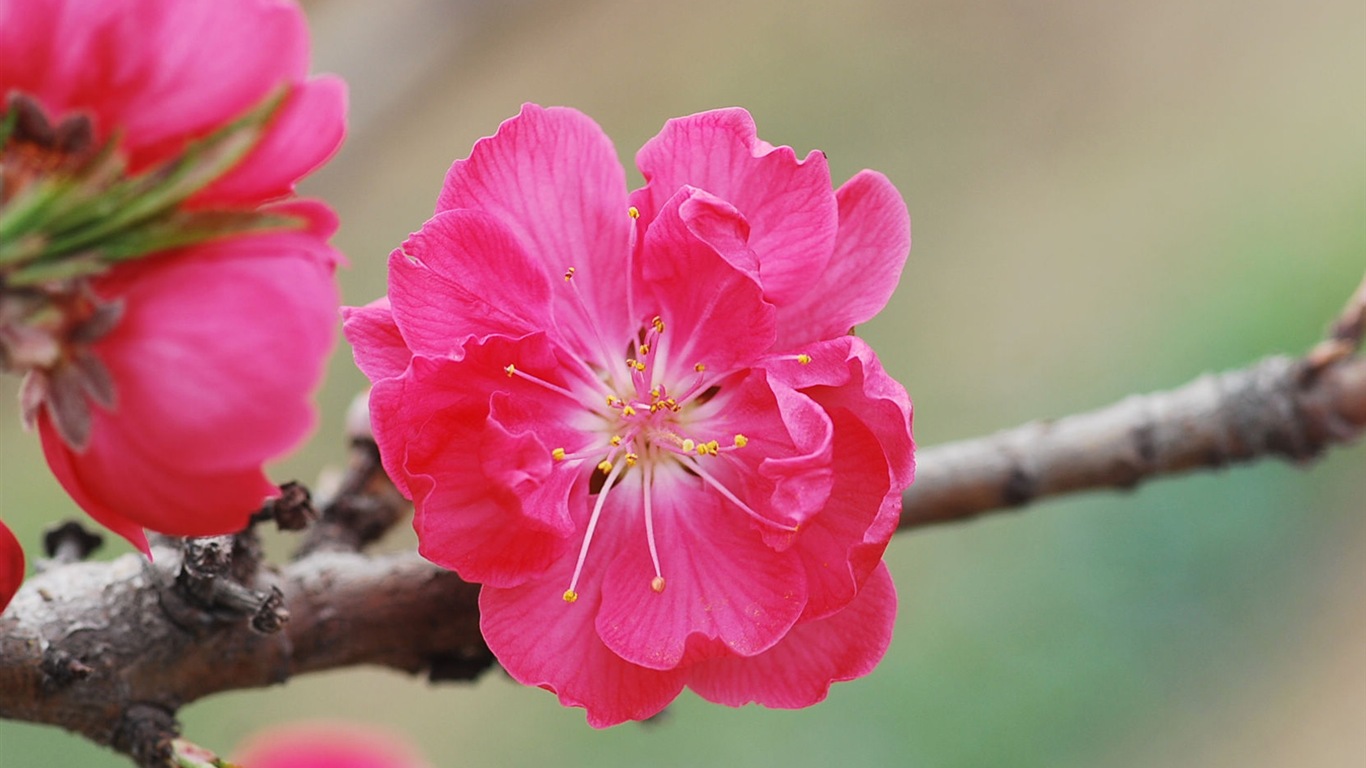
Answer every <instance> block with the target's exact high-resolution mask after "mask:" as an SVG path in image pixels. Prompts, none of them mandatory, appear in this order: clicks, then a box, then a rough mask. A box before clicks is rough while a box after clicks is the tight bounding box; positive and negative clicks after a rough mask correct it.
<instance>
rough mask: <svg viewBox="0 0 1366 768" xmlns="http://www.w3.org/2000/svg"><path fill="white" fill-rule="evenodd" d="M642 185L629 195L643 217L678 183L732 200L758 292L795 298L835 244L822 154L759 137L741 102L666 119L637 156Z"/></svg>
mask: <svg viewBox="0 0 1366 768" xmlns="http://www.w3.org/2000/svg"><path fill="white" fill-rule="evenodd" d="M636 165H637V166H639V167H640V171H641V173H642V174H644V176H645V181H646V185H645V187H644V188H643V189H641V190H639V191H638V192H637V194H635V195H633V196H632V200H633V201H635V202H636V204H637V207H638V208H640V210H641V213H642V220H645V221H650V220H652V219H653V217H654V216H655V215H656V214H657V212H659V211H660V210H662V209H663V208H664V206H665V203H666V202H667V201H668V200H669V198H671V197H673V196H674V195H675V194H676V193H677V192H678V190H679V189H681V188H683V187H684V186H692V187H697V188H698V189H702V190H704V191H706V192H709V193H711V194H712V195H715V196H716V197H719V198H721V199H722V200H725V201H726V202H728V203H730V204H731V205H733V206H735V207H736V208H737V209H738V210H739V211H740V213H741V214H742V215H743V216H744V218H745V219H746V220H748V222H749V225H750V229H751V231H750V235H749V239H748V242H749V247H750V248H752V249H753V251H754V253H755V255H756V257H757V260H758V265H759V281H760V283H761V284H762V285H763V288H764V296H765V298H767V299H768V300H769V301H771V302H773V303H775V304H783V303H787V302H789V301H792V300H794V299H795V298H797V297H799V296H801V295H802V294H803V293H805V292H806V291H807V290H808V289H809V288H810V286H811V281H812V276H814V275H819V274H821V273H822V272H824V271H825V267H826V263H827V262H828V261H829V260H830V253H831V250H832V249H833V248H834V245H835V233H836V229H837V226H838V212H837V209H836V204H835V196H834V193H833V192H832V188H831V184H830V169H829V168H828V167H827V165H826V161H825V155H823V154H821V153H819V152H812V153H811V154H810V155H808V156H807V157H806V159H805V160H801V161H799V160H797V156H796V154H795V153H794V152H793V151H792V149H791V148H790V147H773V146H771V145H769V144H768V143H766V142H763V141H760V140H759V138H758V136H757V134H756V131H755V128H754V119H753V118H752V117H750V115H749V113H748V112H746V111H745V110H743V109H720V110H716V111H713V112H703V113H700V114H696V115H691V116H689V117H680V118H677V119H674V120H670V121H669V122H668V123H666V124H665V125H664V129H663V130H662V131H660V133H659V135H657V136H655V137H654V138H652V139H650V140H649V141H648V142H646V143H645V146H644V147H642V148H641V150H640V152H639V153H638V154H637V155H636Z"/></svg>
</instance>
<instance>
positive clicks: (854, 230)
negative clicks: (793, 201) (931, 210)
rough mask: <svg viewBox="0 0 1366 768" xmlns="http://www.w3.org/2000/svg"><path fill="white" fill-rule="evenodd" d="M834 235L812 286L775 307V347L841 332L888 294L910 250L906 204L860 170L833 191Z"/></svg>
mask: <svg viewBox="0 0 1366 768" xmlns="http://www.w3.org/2000/svg"><path fill="white" fill-rule="evenodd" d="M835 196H836V198H837V199H838V201H839V217H840V223H839V234H838V236H837V237H836V240H835V252H834V254H833V255H832V256H831V257H830V264H829V266H827V267H826V269H825V271H824V272H823V273H821V275H820V279H818V280H817V281H816V283H815V285H813V286H812V287H811V290H810V291H808V292H807V293H805V294H803V295H802V296H800V297H798V298H797V299H796V300H794V301H792V302H790V303H787V304H783V305H780V306H779V307H778V334H779V339H778V348H779V349H794V348H796V347H798V346H799V345H802V344H809V343H812V342H816V341H821V340H823V339H830V338H834V337H836V336H843V335H845V334H847V333H848V332H849V329H851V328H853V327H854V326H856V325H859V324H861V323H864V322H867V321H868V320H869V319H871V318H872V317H873V316H874V315H876V314H877V313H878V312H881V311H882V308H883V307H884V306H886V304H887V300H888V299H889V298H891V296H892V291H894V290H896V286H897V282H898V281H899V280H900V279H901V269H902V267H903V266H905V264H906V255H907V254H908V253H909V252H910V249H911V218H910V215H909V214H908V213H907V212H906V203H905V201H904V200H902V199H901V194H900V193H899V192H897V191H896V187H893V186H892V183H891V182H890V181H888V180H887V177H885V176H883V175H882V174H880V173H877V172H875V171H863V172H861V173H859V174H858V175H856V176H854V178H852V179H850V180H849V181H848V182H846V183H845V184H844V186H842V187H840V188H839V190H838V191H837V192H836V193H835Z"/></svg>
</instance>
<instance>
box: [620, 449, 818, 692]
mask: <svg viewBox="0 0 1366 768" xmlns="http://www.w3.org/2000/svg"><path fill="white" fill-rule="evenodd" d="M634 485H635V487H636V488H639V484H638V483H636V484H634ZM621 492H622V493H626V494H628V496H629V494H630V490H629V489H622V491H621ZM638 492H639V491H637V493H638ZM651 496H652V497H653V500H654V533H655V541H656V542H657V543H658V547H659V559H660V568H661V571H662V573H663V576H664V579H665V584H666V586H665V588H664V591H663V592H655V591H654V590H653V589H652V588H651V581H652V580H653V579H654V576H655V572H654V566H653V564H652V562H651V560H650V556H649V550H648V548H647V547H646V537H645V528H644V525H643V524H642V521H643V518H642V517H641V514H642V511H643V509H642V507H641V504H640V502H638V501H636V502H634V503H630V504H629V505H625V506H628V508H629V509H630V510H631V512H632V517H634V519H629V520H613V521H612V522H614V523H616V528H617V529H618V530H620V531H622V533H619V534H618V540H620V541H621V544H620V545H619V546H620V549H619V553H618V554H617V556H616V558H615V559H614V560H613V561H612V563H611V565H610V566H609V567H608V568H607V573H606V575H605V579H604V581H603V585H602V608H601V610H600V611H599V613H598V618H597V631H598V635H599V636H600V637H601V638H602V640H603V642H604V643H606V644H607V647H608V648H610V649H612V651H614V652H615V653H616V654H617V655H619V656H621V657H622V658H624V659H626V660H627V661H630V662H633V663H635V664H640V665H642V666H646V667H650V668H652V669H672V668H674V667H677V666H678V665H679V664H680V662H682V661H683V659H684V656H685V653H687V651H688V645H689V641H690V640H695V641H702V646H705V647H707V648H714V647H724V648H725V649H726V650H727V651H729V652H731V653H736V654H739V655H742V656H753V655H754V654H756V653H760V652H761V651H763V650H765V649H767V648H770V647H772V646H773V644H774V643H776V642H778V640H779V639H781V638H782V636H783V635H784V634H785V633H786V632H787V631H788V629H789V628H791V627H792V624H793V623H794V622H795V621H796V620H797V617H798V616H800V615H801V612H802V608H803V606H804V605H805V603H806V578H805V575H804V573H803V570H802V567H801V564H800V563H799V562H798V560H797V559H796V557H795V556H794V555H792V554H791V553H787V552H775V551H773V550H772V549H771V548H770V547H769V546H768V545H767V544H765V543H764V541H763V539H762V538H761V537H760V536H759V533H758V531H756V530H755V525H754V523H753V522H752V521H751V520H750V518H749V517H748V516H746V515H745V513H744V512H742V511H741V510H739V509H737V508H735V507H734V506H732V505H731V504H730V503H729V502H726V501H724V500H723V499H722V497H721V496H720V495H719V494H717V493H716V492H715V491H713V490H711V489H710V488H709V487H707V486H705V485H703V484H702V483H701V481H699V480H698V479H696V478H694V477H689V476H686V475H684V474H683V473H682V472H681V471H680V472H678V473H671V474H665V473H660V474H657V475H656V477H655V480H654V486H653V489H652V490H651ZM623 534H624V535H623ZM594 544H595V545H596V544H597V542H596V541H595V542H594ZM707 641H716V642H714V643H711V642H707ZM694 646H695V647H698V646H697V643H696V642H694Z"/></svg>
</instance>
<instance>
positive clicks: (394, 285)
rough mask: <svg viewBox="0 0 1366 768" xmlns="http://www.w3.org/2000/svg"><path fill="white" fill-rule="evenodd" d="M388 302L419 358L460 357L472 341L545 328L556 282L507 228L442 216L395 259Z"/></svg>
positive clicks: (473, 214) (469, 214)
mask: <svg viewBox="0 0 1366 768" xmlns="http://www.w3.org/2000/svg"><path fill="white" fill-rule="evenodd" d="M389 300H390V302H391V304H392V308H393V315H394V320H395V322H397V323H398V327H399V329H400V330H401V332H402V333H403V338H404V340H405V341H406V342H407V345H408V347H409V348H411V349H412V350H413V351H414V352H415V353H417V354H425V355H429V356H445V355H450V354H454V353H455V351H456V350H458V349H459V348H460V346H461V345H462V344H464V343H465V341H466V340H467V339H469V338H471V337H485V336H489V335H492V334H500V335H504V336H524V335H526V334H528V333H531V332H533V331H538V330H544V329H545V328H546V319H547V318H548V317H549V316H550V281H549V279H548V278H547V277H546V275H545V274H544V272H542V271H541V270H540V269H539V265H538V264H536V262H535V261H534V260H533V259H532V258H531V257H530V256H529V255H528V254H527V252H526V250H525V249H524V248H523V246H522V244H521V242H520V241H519V240H518V239H517V237H516V236H515V235H513V233H512V232H511V231H510V230H509V229H508V228H507V227H505V226H504V225H503V223H502V222H501V221H500V220H498V219H496V218H494V217H492V216H490V215H488V214H486V213H483V212H480V211H469V210H455V211H445V212H443V213H438V214H437V215H436V216H433V217H432V218H431V219H429V220H428V221H427V223H426V224H423V225H422V229H421V230H419V231H417V232H415V233H414V234H412V235H411V236H409V238H408V240H407V241H406V242H404V244H403V247H402V248H400V249H399V250H396V251H394V253H393V254H392V255H391V256H390V257H389Z"/></svg>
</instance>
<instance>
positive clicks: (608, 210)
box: [436, 104, 640, 353]
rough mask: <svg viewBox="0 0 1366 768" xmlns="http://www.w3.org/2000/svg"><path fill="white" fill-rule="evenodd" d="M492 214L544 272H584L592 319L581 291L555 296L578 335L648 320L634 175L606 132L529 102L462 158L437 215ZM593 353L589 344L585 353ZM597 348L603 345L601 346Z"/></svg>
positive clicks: (621, 331) (625, 332)
mask: <svg viewBox="0 0 1366 768" xmlns="http://www.w3.org/2000/svg"><path fill="white" fill-rule="evenodd" d="M462 208H463V209H473V210H478V211H483V212H485V213H487V214H489V215H491V216H492V217H494V218H497V219H498V220H500V221H501V222H503V224H505V225H506V226H508V227H509V228H511V230H512V231H513V233H514V234H515V236H516V238H517V239H518V240H519V241H520V242H521V243H522V247H523V249H524V251H525V252H526V253H527V254H530V255H531V257H532V258H534V259H537V260H538V261H539V262H540V266H541V270H542V272H543V273H544V274H545V275H546V276H549V277H552V278H556V279H558V278H559V277H560V276H561V275H562V274H564V272H565V271H566V270H567V269H569V268H570V267H573V268H574V269H575V277H574V281H575V284H576V285H577V286H578V289H579V291H581V292H582V294H583V296H584V303H585V304H586V305H587V307H588V310H587V311H588V313H591V317H590V316H586V315H585V310H584V309H583V308H582V305H580V304H579V303H578V302H577V300H576V299H574V298H573V296H572V293H570V292H568V291H557V292H556V311H555V317H556V319H557V321H558V322H559V323H560V324H561V325H562V326H564V327H566V328H572V329H573V337H574V338H578V339H584V340H587V339H592V338H593V330H592V326H593V325H594V324H596V326H597V328H598V329H599V330H600V331H601V333H602V335H603V336H604V337H605V338H622V339H625V338H628V337H629V336H630V334H633V333H634V332H635V330H636V329H635V325H636V324H638V323H639V322H640V318H628V317H627V316H626V302H625V298H626V276H627V270H626V256H627V247H628V243H629V238H630V224H631V219H630V217H629V216H628V215H627V202H626V172H625V170H624V169H623V168H622V167H621V163H620V162H619V161H618V160H617V153H616V149H615V148H614V147H613V146H612V142H611V141H610V140H609V139H608V138H607V136H606V135H605V134H603V132H602V129H601V128H599V127H598V126H597V124H596V123H594V122H593V121H592V120H590V119H589V118H588V117H587V116H585V115H583V114H582V113H580V112H577V111H575V110H572V109H565V108H560V107H555V108H550V109H543V108H541V107H539V106H536V105H534V104H527V105H524V106H523V107H522V111H521V113H520V114H518V115H517V116H516V117H514V118H512V119H510V120H507V121H506V122H504V123H503V124H502V125H501V126H500V127H499V128H498V132H497V133H496V134H494V135H493V136H491V137H488V138H485V139H481V140H480V141H479V142H477V143H476V144H475V145H474V150H473V151H472V152H471V153H470V156H469V158H468V159H466V160H457V161H456V162H455V164H454V165H452V166H451V169H450V172H449V173H448V174H447V175H446V183H445V186H444V187H443V188H442V190H441V196H440V197H439V198H438V199H437V204H436V210H437V211H438V212H441V211H448V210H453V209H462ZM578 351H579V352H581V353H586V352H587V348H586V347H585V348H583V349H579V350H578ZM594 351H596V350H594Z"/></svg>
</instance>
